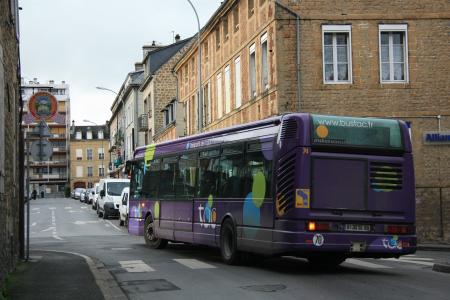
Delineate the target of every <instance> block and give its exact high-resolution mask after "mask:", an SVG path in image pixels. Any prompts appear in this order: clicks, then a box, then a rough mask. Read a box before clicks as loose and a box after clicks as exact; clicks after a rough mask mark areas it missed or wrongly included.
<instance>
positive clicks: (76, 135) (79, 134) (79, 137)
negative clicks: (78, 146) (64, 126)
mask: <svg viewBox="0 0 450 300" xmlns="http://www.w3.org/2000/svg"><path fill="white" fill-rule="evenodd" d="M82 138H83V136H82V135H81V131H77V132H76V133H75V139H77V140H81V139H82Z"/></svg>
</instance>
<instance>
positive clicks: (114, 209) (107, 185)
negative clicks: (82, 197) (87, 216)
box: [97, 178, 130, 219]
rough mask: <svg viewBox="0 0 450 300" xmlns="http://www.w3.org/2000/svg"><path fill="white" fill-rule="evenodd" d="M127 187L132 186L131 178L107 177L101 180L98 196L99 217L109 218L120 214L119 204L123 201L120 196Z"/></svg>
mask: <svg viewBox="0 0 450 300" xmlns="http://www.w3.org/2000/svg"><path fill="white" fill-rule="evenodd" d="M126 187H130V180H129V179H111V178H106V179H102V180H100V183H99V190H100V192H99V197H98V198H97V215H98V216H99V217H103V219H108V218H109V217H112V216H115V217H118V216H119V205H120V203H121V201H122V199H121V198H120V196H121V195H122V191H123V189H124V188H126Z"/></svg>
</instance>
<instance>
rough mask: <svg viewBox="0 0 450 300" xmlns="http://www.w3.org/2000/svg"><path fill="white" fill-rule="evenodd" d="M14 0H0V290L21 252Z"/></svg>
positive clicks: (17, 42) (18, 92)
mask: <svg viewBox="0 0 450 300" xmlns="http://www.w3.org/2000/svg"><path fill="white" fill-rule="evenodd" d="M18 9H19V8H18V1H17V0H13V1H7V0H0V24H1V26H0V290H2V285H3V283H4V279H5V276H6V274H8V273H9V272H11V271H12V270H14V268H15V266H16V264H17V262H18V260H19V256H20V255H21V254H23V252H22V251H23V239H22V238H21V237H23V171H22V170H23V168H22V167H21V165H22V162H23V161H22V157H23V155H22V154H21V153H22V152H23V151H22V149H23V144H22V142H21V136H22V134H21V130H20V120H21V115H20V109H21V101H20V62H19V11H18Z"/></svg>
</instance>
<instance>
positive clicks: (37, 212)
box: [30, 211, 41, 215]
mask: <svg viewBox="0 0 450 300" xmlns="http://www.w3.org/2000/svg"><path fill="white" fill-rule="evenodd" d="M40 213H41V212H40V211H36V212H32V213H31V214H30V215H37V214H40Z"/></svg>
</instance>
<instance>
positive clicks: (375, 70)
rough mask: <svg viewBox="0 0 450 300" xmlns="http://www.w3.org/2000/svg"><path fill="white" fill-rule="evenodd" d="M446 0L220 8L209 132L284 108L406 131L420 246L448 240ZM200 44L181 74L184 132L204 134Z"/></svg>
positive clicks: (212, 51) (449, 7) (210, 34)
mask: <svg viewBox="0 0 450 300" xmlns="http://www.w3.org/2000/svg"><path fill="white" fill-rule="evenodd" d="M449 20H450V3H449V2H448V1H446V0H436V1H406V0H402V1H394V2H392V1H386V0H381V1H362V0H352V1H343V0H342V1H334V2H333V3H332V4H330V2H329V1H312V0H302V1H299V0H279V1H269V0H229V1H225V2H224V3H223V4H222V5H221V7H220V8H219V10H218V11H217V12H216V13H215V15H214V16H212V17H211V19H210V20H209V21H208V23H207V24H206V25H205V27H204V28H203V29H202V52H203V53H202V75H203V76H202V86H203V90H204V101H203V104H204V105H203V109H204V114H203V115H204V116H205V117H204V120H203V123H204V128H203V130H211V129H215V128H222V127H228V126H230V125H234V124H240V123H245V122H249V121H253V120H257V119H263V118H266V117H268V116H271V115H276V114H282V113H284V112H289V111H302V112H311V113H322V114H335V115H353V116H372V117H387V118H400V119H403V120H405V121H408V122H410V124H411V133H412V142H413V147H414V156H415V172H416V185H417V189H416V207H417V233H418V237H419V240H420V241H421V242H446V243H449V242H450V176H449V175H450V146H449V145H448V144H447V145H446V144H439V145H433V144H430V143H425V142H424V135H425V134H426V132H428V131H441V132H443V131H449V130H450V85H449V84H448V82H449V78H448V74H450V72H449V71H450V70H449V69H450V56H449V55H448V53H450V43H449V37H448V32H449V30H450V25H449V24H450V23H449V22H450V21H449ZM197 56H198V55H197V48H196V46H195V45H194V46H193V47H192V48H191V49H190V50H189V51H188V52H187V54H186V55H185V56H184V57H183V58H182V59H181V60H180V62H179V63H178V64H177V66H176V67H175V70H176V72H177V74H178V77H179V78H180V80H179V90H180V99H181V101H182V102H183V103H185V104H186V118H187V133H188V134H193V133H196V132H198V129H197V126H196V124H197V123H196V122H197V119H196V118H197V115H198V113H197V108H198V103H197V97H196V93H197V62H196V60H197V59H198V58H197Z"/></svg>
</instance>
